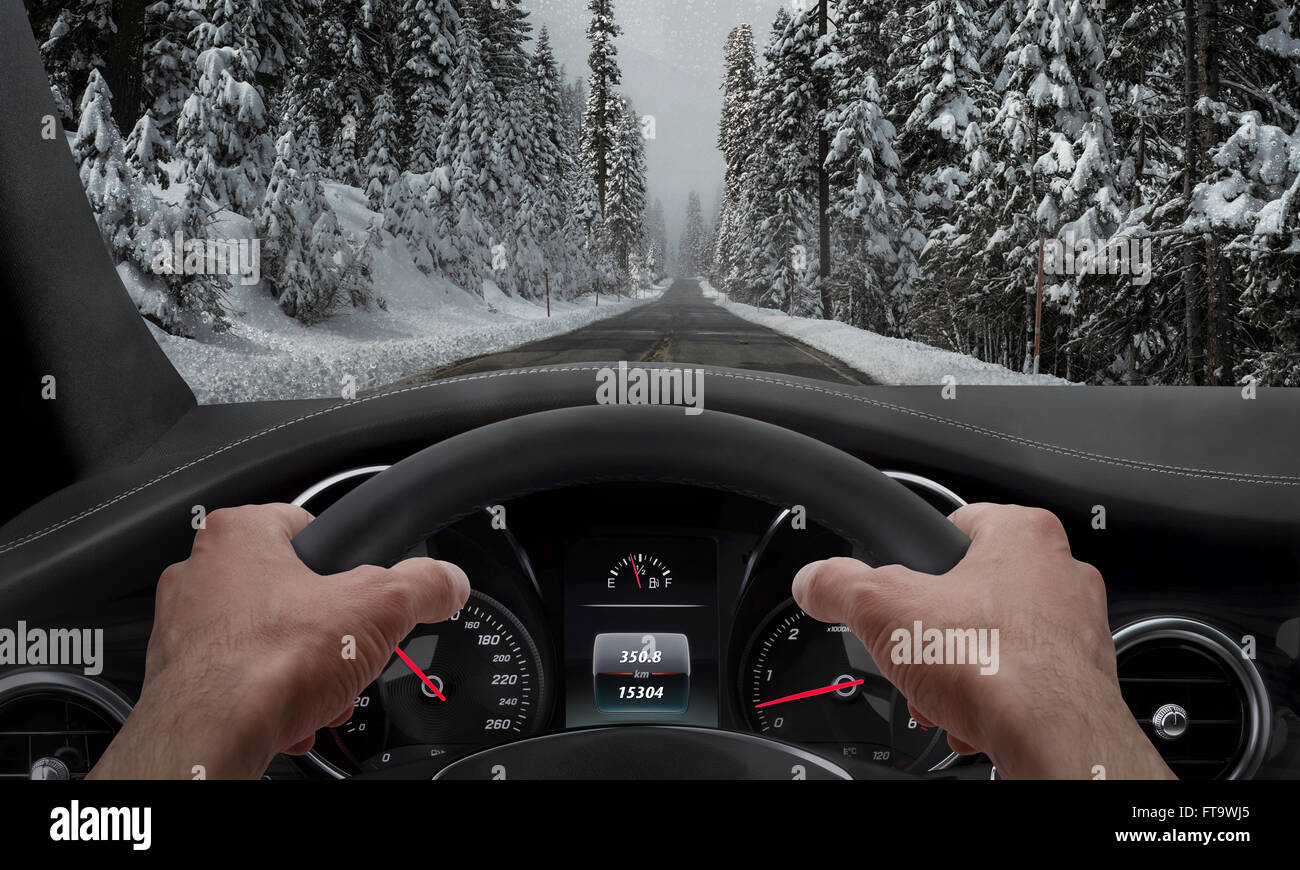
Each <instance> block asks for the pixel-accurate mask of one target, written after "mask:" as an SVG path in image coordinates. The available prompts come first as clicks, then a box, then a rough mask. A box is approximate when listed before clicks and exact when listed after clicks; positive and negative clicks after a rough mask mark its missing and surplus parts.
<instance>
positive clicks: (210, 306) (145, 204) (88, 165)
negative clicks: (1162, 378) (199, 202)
mask: <svg viewBox="0 0 1300 870" xmlns="http://www.w3.org/2000/svg"><path fill="white" fill-rule="evenodd" d="M72 154H73V157H74V159H75V160H76V162H77V167H78V172H79V175H80V177H81V183H82V187H83V188H84V189H85V191H86V199H87V201H88V202H89V203H90V210H91V213H92V214H94V216H95V222H96V224H97V225H98V226H99V231H100V234H101V235H102V236H103V238H104V242H105V244H106V245H107V246H108V250H109V253H110V254H111V255H112V256H113V259H114V261H116V262H118V263H127V264H129V265H130V266H132V267H133V268H134V270H135V271H136V276H135V279H136V280H135V281H133V282H130V284H129V286H130V287H131V288H132V293H131V295H132V298H133V300H134V301H135V303H136V307H137V308H138V309H139V311H140V313H141V314H142V315H143V316H145V317H146V318H148V319H149V320H151V321H152V322H153V323H155V324H157V325H158V326H159V327H160V328H162V329H163V330H165V331H167V332H172V333H184V332H186V331H189V330H191V329H193V328H194V327H195V326H197V325H199V324H200V323H206V324H207V325H208V326H210V327H212V328H213V329H216V330H220V329H224V328H225V327H226V326H227V325H228V324H227V322H226V320H225V310H224V307H223V306H222V304H221V302H222V292H221V289H220V286H219V285H218V283H217V281H216V279H214V278H210V277H205V276H191V277H189V278H187V277H186V276H185V275H183V274H180V275H175V274H169V275H166V276H161V275H160V274H159V270H157V269H155V268H154V261H155V256H156V254H157V251H156V250H155V246H154V243H155V242H156V241H158V240H160V239H165V240H166V241H167V243H168V244H169V245H170V244H171V242H172V233H173V232H174V230H175V229H177V228H178V225H177V222H176V220H175V218H174V216H173V215H172V212H171V210H170V209H167V208H165V207H160V205H159V203H157V202H156V201H155V199H154V196H153V194H152V193H151V192H150V190H149V188H148V187H146V186H145V184H144V183H143V182H142V181H140V180H139V179H138V178H136V176H135V174H134V172H133V170H132V169H131V167H130V166H129V164H128V161H127V158H126V154H125V151H124V148H123V142H122V137H121V134H120V133H119V132H118V130H117V126H116V125H115V124H114V122H113V109H112V95H111V94H110V93H109V90H108V85H106V84H105V83H104V79H103V77H102V76H101V75H100V74H99V71H98V70H92V71H91V73H90V77H89V79H88V81H87V84H86V92H85V94H83V95H82V98H81V120H80V123H79V124H78V127H77V133H76V136H75V137H74V139H73V142H72ZM191 238H203V235H202V234H199V233H196V234H195V235H194V236H191Z"/></svg>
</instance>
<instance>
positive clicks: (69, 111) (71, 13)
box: [29, 0, 113, 126]
mask: <svg viewBox="0 0 1300 870" xmlns="http://www.w3.org/2000/svg"><path fill="white" fill-rule="evenodd" d="M29 6H31V7H32V8H31V9H30V10H29V15H30V18H31V24H32V30H33V31H34V32H35V33H36V36H37V39H38V40H41V60H42V61H44V62H45V71H46V74H47V75H48V76H49V78H50V86H51V87H52V88H53V89H54V92H55V95H56V102H58V103H60V106H61V109H62V111H64V112H66V114H65V116H64V120H65V121H67V122H68V125H69V126H71V124H72V122H75V121H76V120H77V115H76V114H75V113H76V112H78V111H79V110H78V107H77V106H75V105H74V104H73V100H74V99H75V97H76V95H77V94H79V93H81V92H82V91H83V90H84V89H85V88H86V83H87V80H88V78H89V76H90V74H91V72H92V71H94V70H97V69H100V68H102V67H103V66H104V53H105V49H106V45H105V37H106V35H107V34H108V33H110V32H111V31H112V29H113V0H73V2H67V3H59V4H55V3H50V4H43V3H41V4H29Z"/></svg>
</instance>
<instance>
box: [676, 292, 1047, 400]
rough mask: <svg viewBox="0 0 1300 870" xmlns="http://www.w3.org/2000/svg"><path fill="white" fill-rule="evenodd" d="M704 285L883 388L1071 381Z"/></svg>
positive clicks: (742, 312) (738, 310) (731, 306)
mask: <svg viewBox="0 0 1300 870" xmlns="http://www.w3.org/2000/svg"><path fill="white" fill-rule="evenodd" d="M699 282H700V289H702V290H703V291H704V296H705V298H707V299H711V300H713V302H714V304H716V305H721V306H722V307H724V308H726V309H727V310H728V311H730V312H731V313H732V314H735V315H736V316H737V317H741V318H743V319H745V320H748V321H749V322H751V323H757V324H760V325H762V326H766V327H768V328H769V329H774V330H776V331H777V332H779V333H781V334H783V335H788V336H790V337H791V338H795V339H798V340H799V341H802V342H803V343H804V344H807V345H809V346H810V347H815V348H817V349H818V350H820V351H822V352H824V353H828V354H830V355H831V356H833V357H835V358H837V359H839V360H841V361H843V362H844V363H846V364H848V365H850V366H852V367H853V368H855V369H857V370H858V371H860V372H862V373H863V374H866V375H870V376H871V377H872V378H874V379H875V380H877V381H879V382H880V383H882V384H889V385H897V386H912V385H920V384H941V383H943V379H944V377H945V376H947V375H952V376H953V377H955V378H956V379H957V383H958V384H967V385H980V386H987V385H1002V384H1037V385H1044V384H1069V383H1070V382H1069V381H1067V380H1064V379H1062V378H1057V377H1053V376H1051V375H1025V374H1021V373H1019V372H1014V371H1012V370H1011V369H1008V368H1005V367H1003V366H1000V365H996V364H995V363H987V362H983V361H981V360H977V359H975V358H974V357H969V356H966V355H965V354H961V353H955V352H954V351H950V350H941V349H939V348H937V347H931V346H930V345H928V344H921V343H920V342H916V341H907V340H906V339H901V338H888V337H886V336H883V335H878V334H877V333H874V332H868V331H867V330H865V329H858V328H857V327H855V326H849V325H848V324H847V323H840V322H838V321H834V320H817V319H814V318H810V317H791V316H790V315H788V314H785V313H784V312H781V311H777V310H775V309H772V308H756V307H755V306H753V305H746V304H744V303H742V302H732V301H730V300H728V299H724V298H723V294H722V293H720V292H718V291H717V290H716V289H714V287H713V285H711V284H710V283H709V281H708V279H706V278H700V279H699Z"/></svg>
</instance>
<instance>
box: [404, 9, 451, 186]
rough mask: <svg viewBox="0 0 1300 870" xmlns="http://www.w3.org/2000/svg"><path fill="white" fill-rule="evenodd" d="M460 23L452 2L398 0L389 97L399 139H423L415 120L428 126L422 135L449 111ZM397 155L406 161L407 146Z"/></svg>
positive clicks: (440, 122) (405, 140)
mask: <svg viewBox="0 0 1300 870" xmlns="http://www.w3.org/2000/svg"><path fill="white" fill-rule="evenodd" d="M459 23H460V11H458V8H457V5H456V3H455V2H453V0H401V5H400V7H399V8H398V10H397V13H396V26H395V30H396V33H397V36H396V43H397V50H396V64H397V68H396V70H395V72H394V75H393V89H394V95H393V96H394V101H395V104H396V106H397V108H398V117H399V119H400V120H401V121H402V135H401V136H400V137H399V140H400V141H401V142H403V143H415V142H420V141H422V139H421V137H420V136H419V135H417V133H418V130H417V127H418V125H419V124H422V123H423V124H425V125H427V129H426V130H425V133H427V132H429V130H430V129H432V130H440V129H441V127H442V123H443V119H444V118H446V117H447V114H448V112H449V111H450V108H451V103H452V98H453V92H452V89H451V88H452V84H451V79H452V72H453V70H454V69H455V66H456V59H457V57H456V39H457V37H456V31H457V29H458V27H459ZM417 96H418V99H417ZM429 116H432V117H429ZM395 156H396V157H397V158H398V163H399V164H400V165H403V166H405V165H407V163H406V160H407V157H408V154H407V153H406V149H405V148H403V151H402V153H400V154H397V155H395Z"/></svg>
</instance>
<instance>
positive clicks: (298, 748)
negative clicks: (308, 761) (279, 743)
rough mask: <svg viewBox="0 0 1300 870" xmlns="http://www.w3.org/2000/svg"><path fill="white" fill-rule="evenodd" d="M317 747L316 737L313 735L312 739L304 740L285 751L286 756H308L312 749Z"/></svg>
mask: <svg viewBox="0 0 1300 870" xmlns="http://www.w3.org/2000/svg"><path fill="white" fill-rule="evenodd" d="M315 745H316V735H315V734H313V735H311V736H310V737H306V738H303V739H302V740H299V741H298V742H297V743H295V744H294V745H293V746H290V747H289V748H288V749H286V750H285V751H284V754H285V755H306V754H307V753H308V752H311V748H312V747H313V746H315Z"/></svg>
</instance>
